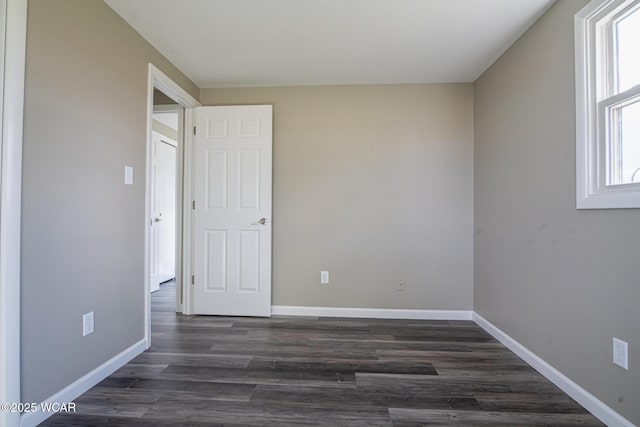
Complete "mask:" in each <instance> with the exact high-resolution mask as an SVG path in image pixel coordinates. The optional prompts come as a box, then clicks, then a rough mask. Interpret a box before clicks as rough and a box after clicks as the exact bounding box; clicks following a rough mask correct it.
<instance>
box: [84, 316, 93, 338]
mask: <svg viewBox="0 0 640 427" xmlns="http://www.w3.org/2000/svg"><path fill="white" fill-rule="evenodd" d="M92 333H93V311H90V312H88V313H85V314H83V315H82V336H83V337H86V336H87V335H89V334H92Z"/></svg>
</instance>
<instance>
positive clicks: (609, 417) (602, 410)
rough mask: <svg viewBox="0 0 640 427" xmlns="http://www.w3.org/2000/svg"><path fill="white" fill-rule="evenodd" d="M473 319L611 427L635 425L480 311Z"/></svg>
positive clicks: (630, 426) (632, 426) (474, 314)
mask: <svg viewBox="0 0 640 427" xmlns="http://www.w3.org/2000/svg"><path fill="white" fill-rule="evenodd" d="M473 321H474V322H476V324H478V326H480V327H481V328H482V329H484V330H485V331H486V332H487V333H489V334H490V335H491V336H493V337H494V338H495V339H497V340H498V341H500V342H501V343H502V344H504V345H505V346H506V347H507V348H508V349H509V350H511V351H512V352H514V353H515V354H516V355H518V356H519V357H520V358H521V359H522V360H524V361H525V362H527V363H528V364H529V365H531V367H532V368H533V369H535V370H536V371H538V372H539V373H540V374H542V375H543V376H544V377H545V378H547V379H548V380H549V381H551V382H552V383H554V384H555V385H556V386H558V387H559V388H560V389H561V390H562V391H564V392H565V393H567V394H568V395H569V396H570V397H571V398H573V399H574V400H575V401H576V402H578V403H579V404H580V405H581V406H582V407H583V408H585V409H586V410H587V411H589V412H591V413H592V414H593V415H594V416H595V417H596V418H598V419H599V420H600V421H602V422H603V423H605V424H606V425H607V426H609V427H635V426H634V424H633V423H632V422H630V421H629V420H627V419H626V418H624V417H623V416H622V415H620V414H618V413H617V412H616V411H614V410H613V409H612V408H611V407H609V406H608V405H607V404H605V403H604V402H602V401H601V400H600V399H598V398H597V397H595V396H594V395H592V394H591V393H589V392H588V391H587V390H585V389H584V388H582V387H580V386H579V385H578V384H576V383H575V382H573V381H572V380H571V379H570V378H568V377H567V376H566V375H564V374H563V373H562V372H560V371H559V370H557V369H556V368H554V367H553V366H551V365H550V364H549V363H547V362H546V361H545V360H543V359H542V358H540V357H539V356H537V355H536V354H535V353H533V352H532V351H531V350H529V349H528V348H526V347H525V346H523V345H522V344H520V343H519V342H518V341H516V340H515V339H513V338H512V337H510V336H509V335H507V334H506V333H505V332H503V331H502V330H501V329H499V328H498V327H497V326H495V325H494V324H493V323H491V322H489V321H488V320H486V319H485V318H484V317H482V316H481V315H479V314H478V313H476V312H474V313H473Z"/></svg>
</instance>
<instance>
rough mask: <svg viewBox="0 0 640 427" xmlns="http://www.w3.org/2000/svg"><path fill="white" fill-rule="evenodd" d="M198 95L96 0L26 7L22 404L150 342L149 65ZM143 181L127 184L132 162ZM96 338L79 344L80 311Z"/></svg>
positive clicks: (37, 0) (43, 0)
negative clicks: (90, 317) (88, 315)
mask: <svg viewBox="0 0 640 427" xmlns="http://www.w3.org/2000/svg"><path fill="white" fill-rule="evenodd" d="M148 62H153V63H154V64H155V65H156V66H158V67H159V68H161V69H162V70H163V71H164V72H165V73H167V74H168V75H169V76H170V77H171V78H173V79H174V80H175V81H176V82H177V83H178V84H180V85H181V86H182V87H183V88H185V89H186V90H188V91H189V92H190V93H191V94H192V95H194V96H196V97H197V96H198V94H199V93H198V92H199V91H198V88H197V87H196V86H195V85H194V84H193V83H191V82H190V81H189V80H188V79H187V78H186V77H185V76H184V75H182V74H181V73H180V72H179V71H178V70H177V69H176V68H174V67H173V66H171V65H170V64H169V62H168V61H167V60H166V59H165V58H163V57H162V56H161V55H160V54H159V53H158V52H157V51H155V50H154V49H153V48H152V47H151V46H150V45H149V44H148V43H147V42H145V41H144V40H143V39H142V38H141V37H140V36H139V35H138V34H137V33H136V32H135V31H134V30H133V29H131V28H130V27H129V26H128V25H127V24H126V23H125V22H124V21H123V20H122V19H121V18H119V17H118V16H117V15H116V14H115V13H114V12H113V11H112V10H111V9H109V8H108V7H107V6H106V5H105V4H104V3H103V2H102V1H99V0H56V1H49V0H29V9H28V31H27V63H26V67H27V72H26V93H25V116H24V160H23V164H24V166H23V202H22V213H23V218H22V401H23V402H39V401H41V400H42V399H44V398H47V397H49V396H51V395H52V394H53V393H55V392H57V391H59V390H60V389H62V388H64V387H66V386H67V385H69V384H71V383H72V382H73V381H75V380H77V379H78V378H80V377H81V376H83V375H84V374H86V373H88V372H90V371H91V370H92V369H94V368H96V367H97V366H99V365H100V364H102V363H103V362H105V361H107V360H109V359H110V358H112V357H113V356H114V355H116V354H118V353H119V352H121V351H123V350H124V349H126V348H128V347H129V346H131V345H132V344H134V343H136V342H137V341H139V340H141V339H142V338H143V337H144V330H143V325H144V311H143V309H144V304H143V301H144V292H143V291H144V289H143V286H144V285H143V283H144V265H143V264H144V224H145V218H144V175H145V172H144V169H145V139H146V100H147V94H146V89H147V86H146V85H147V63H148ZM125 165H130V166H133V167H134V185H133V186H125V185H124V166H125ZM91 310H93V311H95V333H94V334H93V335H90V336H88V337H85V338H83V337H82V314H83V313H85V312H88V311H91Z"/></svg>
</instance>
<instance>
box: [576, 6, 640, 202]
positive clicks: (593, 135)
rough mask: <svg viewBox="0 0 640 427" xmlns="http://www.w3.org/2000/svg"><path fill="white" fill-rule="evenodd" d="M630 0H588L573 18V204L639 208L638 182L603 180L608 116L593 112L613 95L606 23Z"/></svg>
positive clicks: (630, 92) (605, 164)
mask: <svg viewBox="0 0 640 427" xmlns="http://www.w3.org/2000/svg"><path fill="white" fill-rule="evenodd" d="M634 2H637V0H592V1H591V2H589V3H588V4H587V5H586V6H585V7H584V8H583V9H581V10H580V11H579V12H578V13H577V14H576V15H575V17H574V39H575V53H574V55H575V91H576V208H577V209H613V208H640V183H633V184H624V185H608V182H607V180H608V178H607V177H608V174H607V171H606V170H607V168H608V166H607V157H608V156H607V151H608V149H609V147H608V145H609V144H608V142H607V141H609V140H610V138H609V136H608V133H607V129H606V123H608V119H607V118H606V116H605V115H603V114H601V112H600V114H599V111H598V104H599V102H600V101H602V100H604V99H606V98H608V97H610V96H611V95H612V94H608V91H609V89H608V87H609V86H610V85H611V83H610V82H609V80H610V77H608V76H610V75H611V72H610V70H608V68H610V65H609V64H608V61H609V60H610V56H611V52H609V51H610V50H611V49H608V48H607V46H611V45H612V43H611V41H609V40H608V39H607V31H606V30H607V28H609V27H610V26H609V25H606V24H608V23H610V22H612V20H613V18H614V17H615V15H616V13H617V12H618V11H620V10H621V9H625V8H627V7H629V6H630V5H632V4H633V3H634ZM626 93H627V97H628V96H629V94H631V95H633V93H635V92H634V90H633V89H631V90H628V91H626ZM599 98H601V99H599Z"/></svg>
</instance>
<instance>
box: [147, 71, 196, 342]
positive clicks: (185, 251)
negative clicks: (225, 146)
mask: <svg viewBox="0 0 640 427" xmlns="http://www.w3.org/2000/svg"><path fill="white" fill-rule="evenodd" d="M154 89H159V90H160V91H162V92H163V93H164V94H165V95H167V96H168V97H169V98H171V99H173V100H174V101H175V102H177V103H178V104H179V105H180V106H182V107H184V123H185V126H184V130H183V133H182V135H183V138H182V139H183V144H182V147H180V144H179V145H178V153H177V154H178V168H177V170H176V171H177V174H178V182H179V184H178V185H179V187H180V188H178V190H182V202H181V203H180V199H178V203H177V204H176V208H177V209H176V211H177V214H178V217H181V219H182V225H181V226H179V227H178V235H177V236H176V242H177V246H178V251H179V254H180V257H179V258H176V259H177V260H178V261H177V270H176V276H177V275H178V271H179V272H180V277H176V282H178V280H179V283H181V284H183V286H182V289H183V296H182V300H183V301H184V302H185V303H187V304H186V305H188V300H187V299H186V297H185V296H186V295H187V294H186V292H187V291H188V290H189V288H190V286H184V284H186V283H191V279H190V277H191V269H192V267H191V261H190V259H191V250H190V248H191V203H190V200H191V199H190V198H191V161H190V160H188V161H185V159H191V147H192V145H193V133H192V132H188V131H187V129H191V127H192V123H193V109H194V108H195V107H198V106H200V103H199V102H198V101H197V100H196V99H195V98H194V97H193V96H191V95H190V94H189V93H188V92H187V91H186V90H184V89H183V88H181V87H180V86H179V85H178V84H177V83H175V82H174V81H173V80H171V79H170V78H169V77H168V76H167V75H166V74H164V73H163V72H162V71H160V69H158V68H157V67H156V66H155V65H153V64H151V63H150V64H149V78H148V81H147V154H146V155H147V158H146V172H145V204H144V212H145V216H144V218H145V223H144V271H145V274H144V298H145V301H144V302H145V309H144V310H145V313H144V322H145V341H146V346H147V348H149V347H150V346H151V293H150V292H149V282H150V277H149V275H150V273H151V269H150V267H151V260H150V256H151V250H150V238H151V229H150V228H151V225H150V222H149V220H150V218H151V160H152V159H151V154H152V152H153V151H152V147H153V142H152V136H151V131H152V130H153V90H154ZM180 183H181V184H182V185H180ZM178 221H180V218H179V219H178ZM178 236H180V237H181V238H179V237H178ZM187 278H189V279H187ZM177 302H179V299H178V301H177ZM184 309H185V307H184V306H183V311H184Z"/></svg>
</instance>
